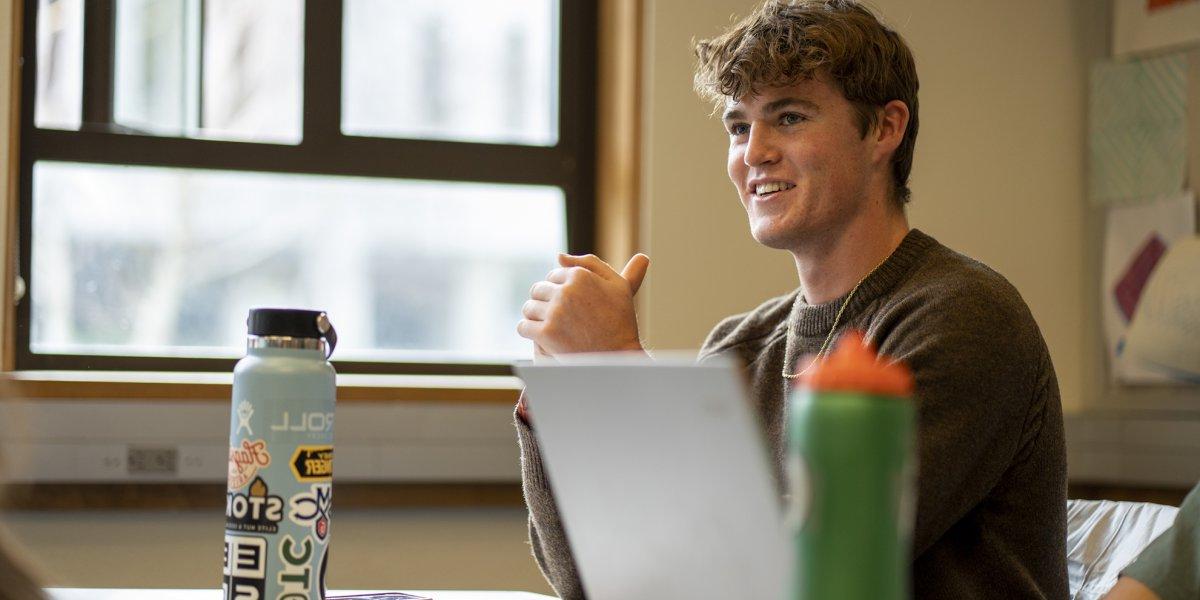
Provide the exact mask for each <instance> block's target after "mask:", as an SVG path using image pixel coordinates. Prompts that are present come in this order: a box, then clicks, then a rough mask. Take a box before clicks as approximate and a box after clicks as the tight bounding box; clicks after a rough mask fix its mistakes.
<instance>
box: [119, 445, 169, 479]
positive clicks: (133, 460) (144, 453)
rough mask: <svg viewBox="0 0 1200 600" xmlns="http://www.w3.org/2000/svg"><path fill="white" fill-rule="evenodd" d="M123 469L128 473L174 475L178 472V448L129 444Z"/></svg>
mask: <svg viewBox="0 0 1200 600" xmlns="http://www.w3.org/2000/svg"><path fill="white" fill-rule="evenodd" d="M125 470H126V472H127V473H129V474H130V475H175V474H177V473H179V449H178V448H176V447H175V446H129V449H128V451H127V453H126V458H125Z"/></svg>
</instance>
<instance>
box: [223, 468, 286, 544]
mask: <svg viewBox="0 0 1200 600" xmlns="http://www.w3.org/2000/svg"><path fill="white" fill-rule="evenodd" d="M283 508H284V507H283V498H281V497H279V496H273V495H271V491H270V490H269V489H267V482H265V481H263V479H262V477H255V478H254V482H253V483H251V484H250V488H249V490H247V493H245V494H243V493H241V492H237V491H233V490H230V491H228V492H226V493H225V529H226V530H227V531H245V532H250V533H277V532H279V522H280V521H282V520H283Z"/></svg>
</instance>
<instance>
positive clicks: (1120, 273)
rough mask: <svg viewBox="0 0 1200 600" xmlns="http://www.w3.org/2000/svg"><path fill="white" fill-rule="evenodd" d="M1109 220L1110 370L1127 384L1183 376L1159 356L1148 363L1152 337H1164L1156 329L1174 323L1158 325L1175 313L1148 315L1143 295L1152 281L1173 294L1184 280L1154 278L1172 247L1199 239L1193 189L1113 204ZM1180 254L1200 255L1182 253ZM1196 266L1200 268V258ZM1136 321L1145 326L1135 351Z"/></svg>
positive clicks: (1106, 310) (1105, 283) (1103, 291)
mask: <svg viewBox="0 0 1200 600" xmlns="http://www.w3.org/2000/svg"><path fill="white" fill-rule="evenodd" d="M1106 221H1107V222H1106V227H1105V236H1104V264H1103V273H1102V279H1101V284H1100V295H1101V302H1100V305H1101V307H1102V308H1101V311H1102V313H1103V319H1104V333H1105V339H1106V340H1107V346H1108V358H1109V362H1108V364H1109V373H1110V374H1111V376H1112V379H1113V381H1114V382H1119V383H1124V384H1158V383H1175V382H1178V381H1180V380H1181V377H1180V376H1179V373H1177V372H1173V371H1171V370H1169V369H1165V368H1163V367H1162V366H1161V364H1160V363H1159V362H1157V361H1156V362H1153V363H1148V361H1147V360H1146V358H1145V357H1146V355H1147V353H1146V352H1145V351H1144V349H1145V347H1146V345H1147V340H1153V339H1159V338H1161V337H1162V336H1161V335H1158V336H1156V335H1155V333H1154V332H1158V331H1162V330H1163V329H1170V328H1169V327H1163V326H1158V325H1157V324H1161V323H1162V322H1163V321H1166V320H1169V319H1170V316H1169V315H1166V314H1165V313H1164V312H1163V311H1158V314H1157V315H1151V317H1150V318H1149V319H1146V318H1145V316H1144V315H1142V314H1141V313H1144V312H1145V311H1146V306H1147V305H1146V304H1145V303H1144V302H1143V301H1144V300H1145V298H1146V297H1147V296H1146V292H1147V290H1148V289H1149V288H1150V287H1151V284H1152V283H1153V284H1154V285H1155V286H1156V287H1158V288H1159V289H1160V291H1159V292H1158V294H1159V295H1162V294H1164V293H1168V294H1169V288H1174V287H1177V285H1178V283H1179V282H1177V281H1166V280H1163V281H1157V282H1156V281H1154V280H1155V278H1159V275H1160V274H1159V268H1160V267H1161V265H1162V264H1164V258H1165V257H1166V255H1167V254H1168V252H1169V251H1170V250H1172V249H1173V248H1174V247H1176V246H1177V245H1179V244H1180V243H1181V242H1184V241H1186V240H1191V239H1195V237H1194V236H1195V233H1196V203H1195V199H1194V197H1193V195H1192V193H1191V192H1185V193H1181V194H1175V195H1173V196H1170V197H1167V198H1163V199H1160V200H1157V201H1152V202H1144V203H1140V204H1133V205H1129V206H1114V207H1111V208H1109V209H1108V217H1107V219H1106ZM1175 260H1177V261H1178V260H1184V261H1186V260H1194V259H1193V258H1188V257H1186V256H1185V255H1183V254H1181V255H1179V256H1178V257H1177V258H1176V259H1175ZM1196 268H1197V269H1200V264H1198V265H1196ZM1164 289H1166V291H1163V290H1164ZM1134 321H1140V324H1141V326H1142V327H1141V328H1142V330H1143V331H1142V333H1141V335H1140V336H1139V337H1140V338H1141V345H1142V347H1143V348H1142V349H1143V351H1141V352H1132V353H1131V352H1129V344H1128V341H1129V333H1130V326H1131V323H1133V322H1134ZM1147 331H1150V332H1151V333H1150V335H1147V333H1146V332H1147ZM1183 380H1185V381H1186V380H1187V379H1186V378H1183Z"/></svg>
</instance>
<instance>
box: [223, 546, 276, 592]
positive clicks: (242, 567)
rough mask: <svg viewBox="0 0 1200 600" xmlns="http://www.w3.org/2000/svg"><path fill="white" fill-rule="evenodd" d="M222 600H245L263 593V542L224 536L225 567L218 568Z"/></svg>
mask: <svg viewBox="0 0 1200 600" xmlns="http://www.w3.org/2000/svg"><path fill="white" fill-rule="evenodd" d="M221 575H222V579H221V588H222V591H223V594H222V597H223V598H233V599H236V600H248V599H250V598H262V597H264V596H265V595H266V593H267V540H266V539H264V538H260V537H251V536H239V535H228V534H226V535H225V565H224V567H223V568H222V569H221Z"/></svg>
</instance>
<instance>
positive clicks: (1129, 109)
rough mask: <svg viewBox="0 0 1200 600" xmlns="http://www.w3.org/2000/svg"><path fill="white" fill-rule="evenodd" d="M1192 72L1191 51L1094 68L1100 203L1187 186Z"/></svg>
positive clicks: (1091, 142)
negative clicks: (1189, 100) (1189, 90)
mask: <svg viewBox="0 0 1200 600" xmlns="http://www.w3.org/2000/svg"><path fill="white" fill-rule="evenodd" d="M1187 73H1188V56H1187V54H1184V53H1179V54H1173V55H1169V56H1163V57H1159V58H1152V59H1146V60H1135V61H1130V62H1121V63H1118V62H1106V63H1098V64H1096V65H1094V66H1093V67H1092V76H1091V96H1090V99H1089V101H1090V106H1089V111H1088V158H1089V164H1088V169H1089V170H1088V174H1089V176H1088V179H1089V196H1090V197H1091V201H1092V203H1093V204H1096V205H1113V204H1131V203H1137V202H1142V201H1145V200H1148V199H1153V198H1159V197H1162V196H1164V195H1167V194H1175V193H1178V192H1179V191H1180V190H1182V189H1183V188H1184V179H1185V177H1186V173H1187Z"/></svg>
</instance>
